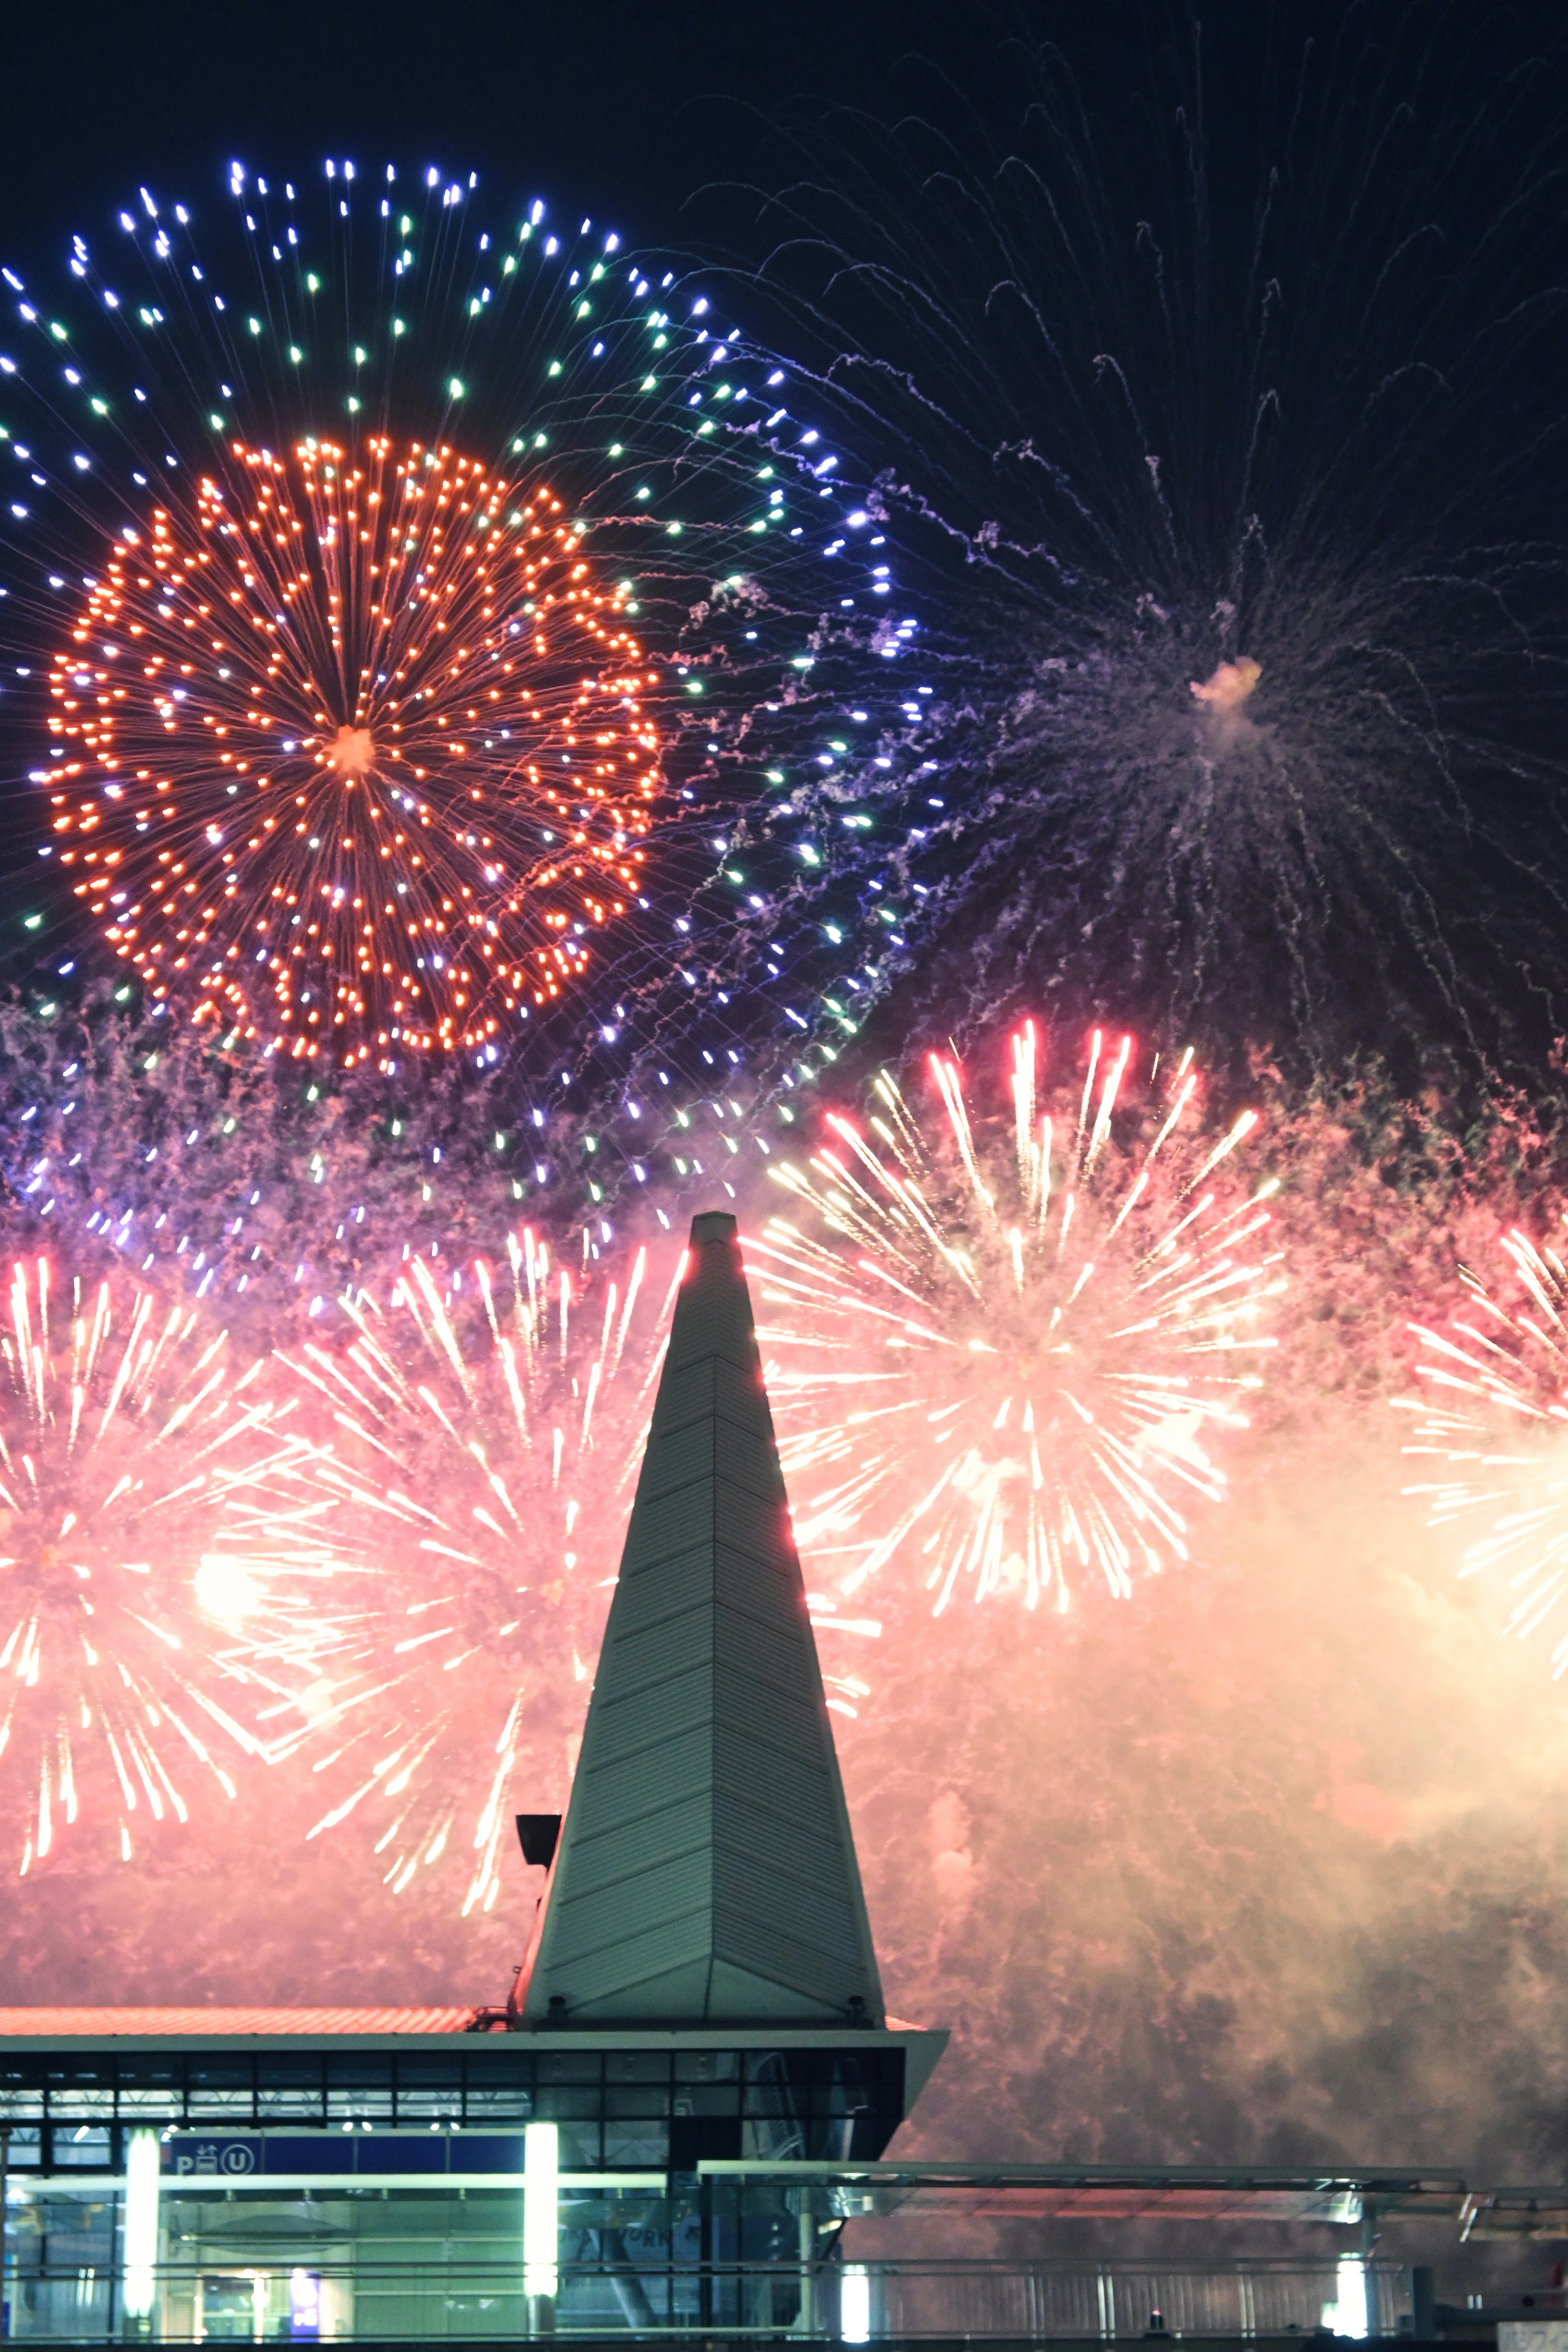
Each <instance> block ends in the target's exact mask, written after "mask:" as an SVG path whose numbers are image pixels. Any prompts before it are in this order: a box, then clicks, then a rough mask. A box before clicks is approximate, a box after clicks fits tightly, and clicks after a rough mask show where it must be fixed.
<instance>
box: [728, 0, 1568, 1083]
mask: <svg viewBox="0 0 1568 2352" xmlns="http://www.w3.org/2000/svg"><path fill="white" fill-rule="evenodd" d="M1275 35H1276V36H1277V37H1271V41H1270V44H1269V54H1268V59H1267V61H1266V62H1265V63H1264V64H1263V65H1262V66H1261V68H1260V72H1259V74H1258V76H1257V77H1256V78H1254V79H1249V81H1248V83H1247V89H1246V91H1245V93H1243V92H1241V91H1240V90H1239V89H1238V90H1237V91H1228V90H1227V91H1226V93H1225V94H1224V96H1223V98H1221V99H1220V100H1219V101H1218V102H1215V90H1214V89H1205V87H1204V83H1203V66H1202V62H1201V60H1202V58H1203V55H1204V50H1203V45H1202V44H1201V43H1200V44H1196V45H1194V47H1193V48H1192V49H1191V51H1190V53H1189V54H1188V56H1187V57H1186V58H1178V57H1177V56H1176V55H1175V54H1174V53H1173V51H1172V50H1169V49H1167V48H1166V47H1164V46H1163V45H1162V44H1155V45H1154V46H1153V47H1149V46H1148V45H1147V44H1145V43H1144V42H1143V41H1142V37H1141V35H1135V34H1130V37H1129V54H1130V55H1131V54H1134V53H1136V54H1139V55H1141V56H1142V58H1144V60H1145V62H1144V64H1143V65H1142V67H1141V68H1137V69H1135V70H1134V71H1133V73H1132V74H1131V77H1130V79H1129V81H1128V83H1127V85H1126V87H1125V89H1124V90H1123V91H1121V93H1120V94H1119V97H1118V100H1116V101H1115V102H1114V104H1113V108H1112V112H1111V114H1110V117H1109V120H1108V118H1107V116H1106V114H1105V112H1104V110H1102V109H1101V107H1100V105H1099V103H1098V101H1096V102H1092V103H1091V102H1090V101H1089V100H1088V98H1087V97H1086V92H1085V89H1084V87H1083V86H1082V84H1081V83H1080V80H1079V76H1078V74H1077V73H1075V68H1074V64H1073V59H1072V55H1071V49H1070V46H1069V47H1068V48H1066V49H1064V48H1063V47H1062V46H1061V45H1059V44H1058V43H1056V42H1051V43H1043V44H1041V45H1040V46H1039V47H1038V48H1037V51H1036V54H1035V56H1034V57H1033V58H1032V59H1031V58H1029V57H1028V56H1027V55H1026V53H1025V52H1024V51H1022V50H1021V49H1018V48H1016V47H1014V48H1012V49H1010V50H1009V51H1008V53H1007V66H1006V71H1007V74H1008V76H1009V78H1011V77H1014V76H1020V77H1021V78H1022V79H1023V80H1024V82H1025V86H1026V87H1025V94H1024V98H1023V102H1022V104H1021V107H1020V112H1019V116H1018V117H1017V119H1016V121H1005V120H1004V121H1003V122H1002V123H1001V124H1000V125H999V126H998V127H999V130H1000V135H1001V138H1002V141H1003V142H1005V143H1003V144H1001V145H993V144H992V140H991V136H990V135H989V134H988V131H987V129H986V126H985V123H984V117H983V116H978V115H974V114H971V113H969V112H967V111H966V110H963V109H962V108H961V107H958V106H956V105H955V104H954V103H953V102H952V92H950V91H947V90H944V89H942V88H940V87H936V86H933V87H930V88H928V89H926V90H925V91H924V92H922V102H921V103H917V104H913V105H910V106H906V107H904V108H903V109H902V110H900V119H899V121H898V123H897V125H896V127H893V128H889V129H882V128H880V127H879V125H878V124H877V123H876V121H874V119H872V118H869V117H865V116H853V117H852V116H850V115H848V114H845V115H843V116H841V117H839V118H838V119H837V121H831V120H827V119H825V118H824V116H823V114H822V112H821V110H813V111H811V112H810V113H809V114H808V115H805V116H803V117H801V118H799V119H798V121H797V123H796V125H795V129H794V131H788V130H785V131H784V133H783V134H782V135H783V136H784V152H783V154H782V155H781V156H780V158H779V159H778V163H777V169H776V176H775V177H774V180H773V185H774V186H775V188H776V189H777V191H778V194H777V195H776V197H775V199H774V202H773V205H772V206H771V207H764V208H763V214H762V223H763V229H762V234H763V236H766V238H767V239H768V243H769V246H770V247H771V248H772V250H771V253H770V255H769V257H768V259H767V260H766V261H765V262H764V263H763V271H762V275H763V279H764V282H765V283H766V284H767V285H768V286H769V287H770V288H772V289H773V290H774V291H775V293H776V296H777V299H778V303H779V312H780V318H781V324H780V328H779V333H780V337H781V340H788V341H790V342H791V344H792V347H793V348H794V350H795V352H796V354H797V357H804V356H805V354H806V353H807V352H810V353H811V354H812V355H813V372H814V374H815V381H816V391H817V394H818V397H819V399H820V401H821V403H822V404H823V412H824V414H826V415H828V416H829V417H831V418H832V420H833V429H834V430H835V432H836V434H837V440H838V443H839V445H840V446H841V447H842V448H843V450H844V453H845V457H846V462H847V464H850V465H853V466H854V467H856V468H857V469H858V479H859V481H860V482H861V484H862V487H863V495H864V499H865V502H866V504H867V506H868V509H870V510H871V511H872V513H873V514H874V517H875V519H876V520H877V521H878V523H879V527H880V528H881V529H882V530H884V532H885V534H886V537H887V541H888V543H889V546H890V547H892V548H893V549H894V550H895V551H897V555H898V558H899V560H900V566H901V572H902V579H903V583H904V593H905V595H906V596H907V597H909V598H910V601H911V602H912V604H913V606H914V610H915V611H916V613H917V614H919V615H920V616H921V626H922V631H923V639H922V643H923V654H922V664H923V667H922V672H921V675H922V677H923V679H924V681H925V683H926V684H927V685H928V686H930V687H931V688H934V692H933V693H932V696H931V699H930V700H929V701H928V702H927V703H926V704H925V705H924V707H923V709H922V710H921V712H920V713H919V714H918V716H917V718H916V730H915V736H914V738H913V739H912V740H911V741H910V744H909V745H908V746H907V747H905V751H906V753H907V756H900V758H899V759H898V760H897V761H894V762H893V763H892V766H891V768H890V771H889V774H888V775H887V777H886V778H885V779H884V785H885V789H884V791H883V793H882V794H881V796H880V804H879V811H878V833H879V834H893V833H895V831H898V832H902V834H903V840H902V842H901V844H900V848H899V853H898V856H897V857H896V859H895V860H894V861H891V862H892V863H893V864H895V865H896V867H897V877H898V887H900V890H901V892H902V893H903V894H904V902H903V908H902V923H903V928H904V931H905V936H906V939H907V943H908V950H909V953H908V955H907V956H906V957H905V958H903V959H902V960H901V970H902V974H903V980H902V988H903V993H902V995H901V999H900V1005H901V1017H902V1019H903V1020H904V1023H905V1024H906V1029H907V1027H908V1024H909V1023H910V1019H911V1017H913V1018H915V1019H918V1021H919V1023H920V1024H921V1031H922V1032H923V1034H927V1035H929V1036H930V1037H931V1041H932V1042H934V1041H935V1040H936V1039H937V1038H940V1037H941V1036H942V1035H943V1034H951V1033H952V1031H953V1030H954V1029H955V1028H956V1029H958V1031H959V1034H960V1035H961V1037H962V1036H963V1032H964V1029H965V1028H966V1027H967V1026H973V1027H975V1028H976V1030H978V1029H979V1028H980V1027H981V1026H983V1025H984V1026H989V1025H992V1024H994V1023H995V1022H996V1021H997V1020H999V1019H1005V1018H1007V1017H1009V1016H1010V1015H1011V1014H1012V1013H1013V1012H1014V1010H1015V1008H1019V1009H1021V1008H1022V1007H1024V1006H1026V1005H1027V1004H1028V1003H1031V1002H1032V1001H1036V1000H1037V992H1038V991H1039V990H1040V988H1041V987H1042V986H1043V985H1045V984H1047V982H1049V984H1051V985H1053V986H1056V987H1059V988H1061V989H1062V990H1063V991H1064V992H1067V993H1064V995H1063V997H1062V999H1061V1002H1062V1003H1064V1004H1069V1005H1071V1006H1072V1007H1073V1008H1074V1011H1075V1014H1076V1013H1078V1011H1079V1008H1081V1014H1082V1016H1083V1017H1084V1018H1085V1019H1086V1024H1087V1019H1088V1018H1089V1017H1092V1016H1093V1015H1094V1014H1095V1013H1097V1012H1099V1011H1100V1010H1102V1009H1105V1008H1109V1007H1113V1006H1114V1007H1120V1008H1125V1009H1126V1010H1127V1011H1128V1012H1129V1013H1131V1014H1133V1015H1134V1017H1137V1018H1139V1019H1141V1020H1146V1021H1148V1022H1150V1023H1151V1024H1157V1025H1159V1026H1160V1027H1161V1028H1162V1029H1173V1028H1175V1027H1178V1026H1179V1027H1181V1028H1183V1029H1187V1030H1193V1029H1197V1028H1199V1027H1201V1029H1202V1031H1203V1033H1204V1034H1205V1036H1206V1037H1207V1038H1208V1039H1210V1040H1211V1041H1212V1043H1213V1045H1215V1047H1219V1046H1221V1045H1223V1046H1225V1047H1226V1048H1228V1049H1231V1050H1233V1051H1235V1052H1236V1053H1237V1056H1238V1057H1239V1056H1240V1055H1243V1054H1244V1053H1245V1052H1246V1051H1247V1049H1248V1048H1255V1047H1256V1046H1257V1045H1258V1043H1259V1041H1270V1040H1271V1041H1274V1043H1275V1045H1277V1047H1278V1049H1279V1052H1280V1053H1282V1054H1285V1055H1288V1056H1289V1058H1290V1059H1291V1061H1292V1063H1293V1065H1294V1066H1295V1068H1296V1070H1297V1071H1300V1072H1303V1073H1304V1072H1306V1071H1309V1070H1310V1071H1312V1072H1314V1073H1316V1072H1320V1071H1322V1070H1325V1069H1331V1068H1334V1067H1336V1066H1339V1064H1340V1063H1341V1061H1342V1058H1343V1055H1344V1052H1345V1049H1346V1048H1347V1047H1350V1048H1352V1050H1354V1049H1360V1050H1364V1049H1365V1048H1366V1046H1367V1045H1368V1044H1369V1042H1374V1043H1377V1044H1379V1045H1384V1047H1385V1049H1386V1050H1388V1051H1391V1052H1396V1053H1399V1052H1405V1053H1407V1052H1408V1051H1409V1050H1410V1045H1411V1041H1412V1040H1414V1041H1415V1045H1417V1047H1418V1048H1419V1047H1421V1046H1426V1045H1441V1046H1443V1047H1445V1048H1447V1049H1448V1050H1450V1051H1453V1050H1458V1051H1459V1052H1461V1053H1463V1054H1464V1055H1466V1056H1467V1057H1468V1058H1469V1059H1471V1061H1472V1062H1473V1061H1474V1060H1475V1059H1477V1058H1480V1059H1482V1060H1483V1061H1484V1060H1486V1059H1487V1058H1488V1057H1490V1058H1491V1060H1492V1063H1493V1066H1495V1061H1496V1058H1497V1057H1498V1056H1499V1055H1500V1053H1501V1052H1504V1051H1508V1052H1512V1051H1516V1050H1518V1045H1519V1042H1520V1040H1521V1038H1530V1037H1531V1035H1535V1036H1539V1035H1540V1034H1541V1025H1542V1022H1543V1021H1544V1020H1545V1019H1546V1018H1547V1017H1549V1016H1548V1015H1547V1014H1546V1013H1545V1012H1544V1009H1543V1008H1544V1006H1545V1004H1546V1003H1547V1001H1548V1000H1547V998H1546V997H1544V996H1543V995H1542V992H1541V975H1542V972H1547V971H1550V972H1553V973H1560V972H1561V971H1562V968H1563V936H1564V926H1563V911H1564V908H1565V906H1568V863H1565V862H1564V861H1563V859H1562V857H1561V856H1558V855H1557V854H1556V853H1555V851H1554V850H1552V847H1551V846H1550V845H1552V843H1553V842H1554V840H1555V839H1556V837H1557V830H1558V817H1557V812H1558V810H1559V808H1560V806H1561V802H1562V795H1563V786H1564V774H1565V772H1564V764H1563V757H1562V752H1561V745H1562V743H1563V697H1564V679H1565V677H1568V672H1565V669H1564V663H1563V648H1564V645H1565V643H1568V568H1565V566H1564V562H1563V545H1564V531H1563V516H1564V513H1565V511H1568V472H1565V470H1564V467H1563V443H1562V439H1561V436H1560V435H1559V433H1558V430H1557V420H1556V416H1555V413H1554V410H1553V408H1552V398H1551V395H1550V394H1549V393H1547V392H1546V389H1545V388H1546V387H1547V386H1548V385H1549V384H1550V383H1552V382H1553V381H1554V373H1553V371H1554V351H1553V345H1552V340H1551V339H1552V337H1554V335H1555V332H1556V325H1555V321H1556V317H1557V299H1558V298H1557V291H1556V289H1557V287H1558V285H1559V283H1560V278H1561V268H1560V254H1559V224H1560V207H1559V204H1558V197H1557V190H1558V188H1559V186H1560V184H1561V176H1562V171H1563V121H1564V119H1565V118H1564V114H1563V103H1562V84H1561V81H1560V79H1558V78H1557V77H1558V75H1559V73H1560V63H1559V61H1557V60H1553V63H1552V67H1551V68H1550V69H1549V70H1550V75H1551V86H1552V96H1551V98H1550V100H1547V99H1546V97H1545V92H1546V89H1547V81H1546V80H1545V79H1543V76H1544V75H1545V74H1546V73H1547V71H1548V69H1547V68H1545V65H1544V61H1543V59H1542V58H1541V57H1540V56H1539V55H1537V54H1535V53H1534V52H1533V50H1531V49H1529V48H1527V49H1525V50H1524V51H1522V52H1516V53H1515V54H1514V57H1513V59H1512V62H1511V66H1510V68H1503V67H1502V66H1501V65H1500V57H1499V52H1498V49H1497V45H1496V43H1497V27H1496V26H1492V25H1488V26H1487V27H1485V28H1484V29H1483V28H1481V27H1480V26H1479V25H1478V24H1476V23H1472V22H1469V21H1468V20H1466V19H1464V18H1463V15H1462V12H1454V11H1450V12H1447V14H1444V15H1441V16H1418V15H1415V14H1413V13H1412V12H1411V11H1410V10H1408V9H1406V8H1404V7H1401V6H1398V5H1386V6H1385V5H1382V0H1372V4H1371V5H1369V7H1367V8H1365V9H1363V10H1362V11H1360V12H1358V14H1357V16H1356V18H1355V26H1354V30H1353V32H1352V30H1351V29H1350V20H1348V19H1347V20H1345V23H1344V25H1343V26H1342V27H1341V28H1340V30H1339V32H1338V33H1337V34H1335V35H1334V36H1333V37H1330V38H1328V39H1324V38H1321V27H1319V26H1316V25H1315V24H1313V25H1310V26H1309V25H1308V24H1307V22H1306V20H1305V18H1304V17H1303V18H1301V19H1300V21H1299V22H1298V21H1296V20H1294V19H1292V20H1291V21H1290V22H1289V23H1288V22H1287V21H1286V19H1285V18H1281V20H1280V22H1279V25H1277V26H1276V27H1275ZM1527 39H1528V37H1527ZM1177 47H1178V48H1179V47H1180V45H1179V44H1178V45H1177ZM1373 56H1375V58H1376V60H1377V62H1376V64H1375V66H1374V67H1373V68H1372V70H1371V71H1370V73H1369V71H1368V59H1369V58H1371V57H1373ZM1086 72H1087V77H1088V79H1089V80H1091V81H1092V80H1093V79H1094V77H1095V68H1094V67H1093V66H1092V64H1090V65H1089V66H1088V67H1087V68H1086ZM1417 93H1418V96H1417ZM1121 107H1124V108H1125V111H1124V112H1122V111H1120V109H1121ZM1102 126H1104V127H1103V128H1102ZM1460 159H1463V161H1462V162H1461V160H1460ZM1483 159H1484V160H1483ZM1478 171H1479V172H1480V173H1482V174H1483V176H1484V178H1485V181H1486V184H1488V185H1489V187H1491V188H1493V189H1494V190H1495V191H1496V194H1497V201H1496V202H1495V203H1488V204H1486V205H1477V204H1476V203H1475V201H1474V184H1475V181H1474V176H1473V175H1474V174H1475V173H1477V172H1478ZM1222 184H1223V185H1225V186H1226V187H1227V188H1229V189H1230V190H1231V192H1232V194H1233V196H1234V197H1235V198H1236V200H1237V201H1236V202H1235V203H1234V204H1227V205H1225V206H1218V205H1215V202H1214V199H1213V190H1214V189H1215V187H1216V186H1219V185H1222ZM1505 192H1506V193H1505ZM1243 222H1246V223H1247V224H1248V226H1247V228H1246V230H1245V231H1243V229H1242V226H1241V225H1242V223H1243ZM1439 222H1441V223H1442V225H1443V226H1442V227H1441V229H1440V230H1439V229H1438V227H1437V226H1436V225H1437V224H1438V223H1439ZM1233 237H1234V243H1232V239H1233ZM905 812H907V814H904V813H905ZM867 847H868V851H870V852H871V854H872V855H873V856H878V855H879V852H880V849H881V843H880V841H879V840H878V839H877V837H876V835H871V836H868V841H867ZM866 870H867V872H868V875H869V874H870V873H872V872H876V873H878V874H879V875H880V877H882V878H884V879H885V878H886V876H887V867H886V866H877V867H872V866H869V864H868V867H867V869H866ZM911 966H912V968H913V969H912V971H911ZM1373 1003H1376V1004H1377V1005H1379V1006H1380V1007H1382V1008H1384V1016H1383V1017H1384V1023H1385V1026H1384V1028H1383V1030H1382V1032H1381V1034H1379V1035H1377V1036H1376V1037H1375V1038H1369V1029H1368V1019H1369V1014H1368V1007H1369V1005H1370V1004H1373ZM1542 1042H1544V1040H1542ZM1478 1049H1479V1055H1478Z"/></svg>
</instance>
